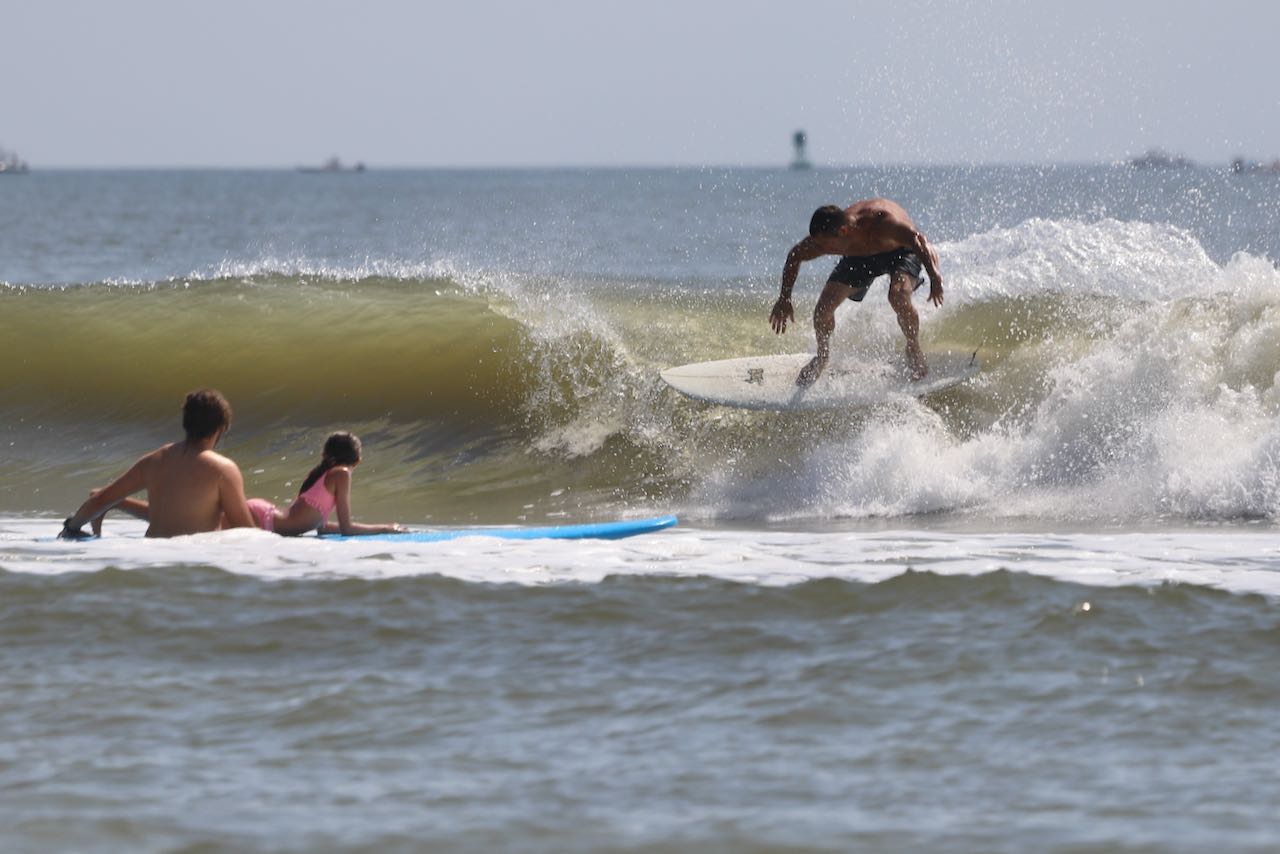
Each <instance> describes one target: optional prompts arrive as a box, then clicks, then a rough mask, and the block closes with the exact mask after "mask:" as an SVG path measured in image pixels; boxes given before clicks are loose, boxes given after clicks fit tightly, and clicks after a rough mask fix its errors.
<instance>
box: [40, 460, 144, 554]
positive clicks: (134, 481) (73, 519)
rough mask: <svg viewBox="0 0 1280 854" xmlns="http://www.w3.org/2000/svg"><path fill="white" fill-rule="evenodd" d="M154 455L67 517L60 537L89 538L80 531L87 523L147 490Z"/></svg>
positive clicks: (138, 462) (130, 468)
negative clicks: (149, 465) (148, 468)
mask: <svg viewBox="0 0 1280 854" xmlns="http://www.w3.org/2000/svg"><path fill="white" fill-rule="evenodd" d="M152 456H153V454H147V455H146V456H145V457H143V458H142V459H140V460H138V461H137V462H136V463H134V464H133V465H132V466H130V467H129V470H128V471H127V472H125V473H124V474H122V475H120V476H119V477H118V478H116V479H115V480H113V481H111V483H109V484H107V485H106V486H105V487H103V488H102V489H100V490H98V491H96V492H95V493H93V494H91V495H90V496H89V500H88V501H86V502H85V503H83V504H81V505H80V509H78V510H77V511H76V512H75V513H74V514H72V515H71V516H68V517H67V520H66V521H65V522H63V523H62V533H61V534H59V535H58V536H59V537H61V538H63V539H80V538H82V537H87V536H88V534H85V533H84V532H83V531H81V530H80V529H81V528H82V527H83V526H84V524H85V523H86V522H91V521H93V520H94V519H97V518H98V517H99V516H101V515H102V514H103V513H106V512H107V511H108V510H110V509H111V508H112V507H113V506H114V505H116V504H118V503H120V502H121V501H123V500H125V499H126V498H128V497H129V496H130V495H133V493H135V492H141V491H142V490H144V489H146V488H147V480H146V473H145V471H146V468H147V465H148V464H149V463H150V461H151V457H152Z"/></svg>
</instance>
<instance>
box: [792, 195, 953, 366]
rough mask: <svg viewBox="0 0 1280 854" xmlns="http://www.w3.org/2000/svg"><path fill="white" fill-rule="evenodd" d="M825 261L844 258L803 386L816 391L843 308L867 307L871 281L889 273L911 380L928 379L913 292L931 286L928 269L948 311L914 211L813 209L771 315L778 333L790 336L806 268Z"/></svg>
mask: <svg viewBox="0 0 1280 854" xmlns="http://www.w3.org/2000/svg"><path fill="white" fill-rule="evenodd" d="M823 255H840V256H843V257H841V259H840V261H839V262H838V263H837V264H836V266H835V269H834V270H832V271H831V275H830V276H829V277H828V278H827V284H826V287H824V288H823V289H822V295H821V296H820V297H818V304H817V305H816V306H815V307H814V309H813V332H814V336H815V337H816V338H817V341H818V354H817V355H816V356H814V357H813V360H812V361H810V362H809V364H807V365H805V366H804V368H803V369H801V371H800V375H799V376H798V377H797V378H796V385H800V386H807V385H811V384H812V383H813V382H814V381H815V380H817V379H818V377H819V376H821V375H822V371H823V369H824V368H825V367H826V366H827V361H828V359H830V357H831V333H832V332H834V331H835V328H836V309H837V308H838V307H839V306H840V304H841V303H842V302H844V301H845V300H846V299H850V298H852V299H853V301H854V302H862V299H863V297H865V296H866V295H867V290H868V289H869V288H870V287H871V282H872V280H873V279H875V278H876V277H877V276H883V275H885V274H888V276H889V305H891V306H893V310H894V312H895V313H896V314H897V315H898V326H899V327H901V329H902V334H903V335H904V336H906V339H907V362H908V364H909V366H910V368H911V379H913V380H920V379H923V378H924V377H925V376H926V375H927V374H928V373H929V365H928V363H926V361H925V358H924V353H923V352H922V351H921V349H920V318H919V316H918V315H917V314H916V309H915V306H914V305H912V304H911V294H912V292H914V291H915V289H916V288H918V287H920V285H921V284H923V283H924V279H923V278H922V277H921V275H920V270H921V268H923V269H924V270H925V271H926V272H928V274H929V302H931V303H933V304H934V305H936V306H940V305H942V274H941V273H939V272H938V256H937V254H936V253H935V252H934V251H933V248H932V247H930V246H929V241H928V240H926V239H925V236H924V235H923V234H921V233H920V232H919V231H918V230H917V229H916V226H915V223H913V222H912V221H911V217H910V216H908V215H907V212H906V211H905V210H903V209H902V206H901V205H899V204H898V203H897V202H894V201H891V200H889V199H867V200H865V201H861V202H857V203H855V204H854V205H852V206H851V207H849V208H847V209H845V210H841V209H840V208H838V207H836V206H835V205H826V206H824V207H820V208H818V209H817V210H816V211H814V212H813V217H812V218H811V219H810V220H809V236H808V237H806V238H804V239H803V240H801V241H800V242H799V243H797V244H796V245H795V246H793V247H791V251H790V252H788V253H787V262H786V264H785V265H784V266H783V268H782V295H781V296H779V297H778V301H777V302H775V303H774V304H773V310H772V311H771V312H770V313H769V323H770V325H771V326H772V327H773V331H774V332H775V333H777V334H782V333H783V332H786V330H787V322H788V321H791V322H792V323H794V322H795V319H796V314H795V308H794V307H793V306H792V304H791V289H792V288H793V287H794V286H795V283H796V277H797V276H798V275H799V274H800V264H801V263H803V262H805V261H812V260H813V259H815V258H820V257H822V256H823Z"/></svg>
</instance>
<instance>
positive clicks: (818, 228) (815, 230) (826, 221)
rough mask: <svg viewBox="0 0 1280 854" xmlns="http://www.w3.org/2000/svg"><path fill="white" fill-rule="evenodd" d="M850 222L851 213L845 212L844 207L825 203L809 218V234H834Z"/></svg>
mask: <svg viewBox="0 0 1280 854" xmlns="http://www.w3.org/2000/svg"><path fill="white" fill-rule="evenodd" d="M848 222H849V215H848V214H847V213H845V212H844V208H839V207H836V206H835V205H823V206H822V207H820V208H818V209H817V210H816V211H814V212H813V217H812V218H811V219H810V220H809V236H810V237H821V236H822V235H824V234H834V233H835V232H836V230H837V229H839V228H840V227H841V226H842V225H845V224H846V223H848Z"/></svg>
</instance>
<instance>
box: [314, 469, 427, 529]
mask: <svg viewBox="0 0 1280 854" xmlns="http://www.w3.org/2000/svg"><path fill="white" fill-rule="evenodd" d="M328 477H329V480H328V483H327V484H326V485H331V486H333V493H334V498H336V499H337V506H336V507H335V509H336V510H337V511H338V521H337V523H336V524H335V523H333V522H329V523H328V524H326V525H325V526H324V528H323V529H322V530H323V531H324V533H326V534H342V535H343V536H347V537H351V536H357V535H359V534H399V533H401V532H403V531H405V530H406V528H404V526H402V525H396V524H386V525H367V524H362V523H360V522H355V521H352V519H351V469H349V468H333V469H331V470H330V471H329V474H328Z"/></svg>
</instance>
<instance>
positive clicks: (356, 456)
mask: <svg viewBox="0 0 1280 854" xmlns="http://www.w3.org/2000/svg"><path fill="white" fill-rule="evenodd" d="M323 453H324V457H323V458H322V459H321V460H320V465H318V466H316V467H315V468H313V469H312V470H311V473H310V474H309V475H307V479H306V480H304V481H303V482H302V488H301V489H299V490H298V494H299V495H301V494H302V493H304V492H306V491H307V490H308V489H310V488H311V487H312V486H314V485H315V482H316V481H317V480H319V479H320V478H322V477H324V475H325V472H327V471H329V469H331V468H333V467H334V466H353V465H355V464H356V463H358V462H360V437H359V436H357V435H355V434H354V433H346V432H342V433H334V434H333V435H332V436H330V437H329V438H328V439H325V440H324V452H323Z"/></svg>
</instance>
